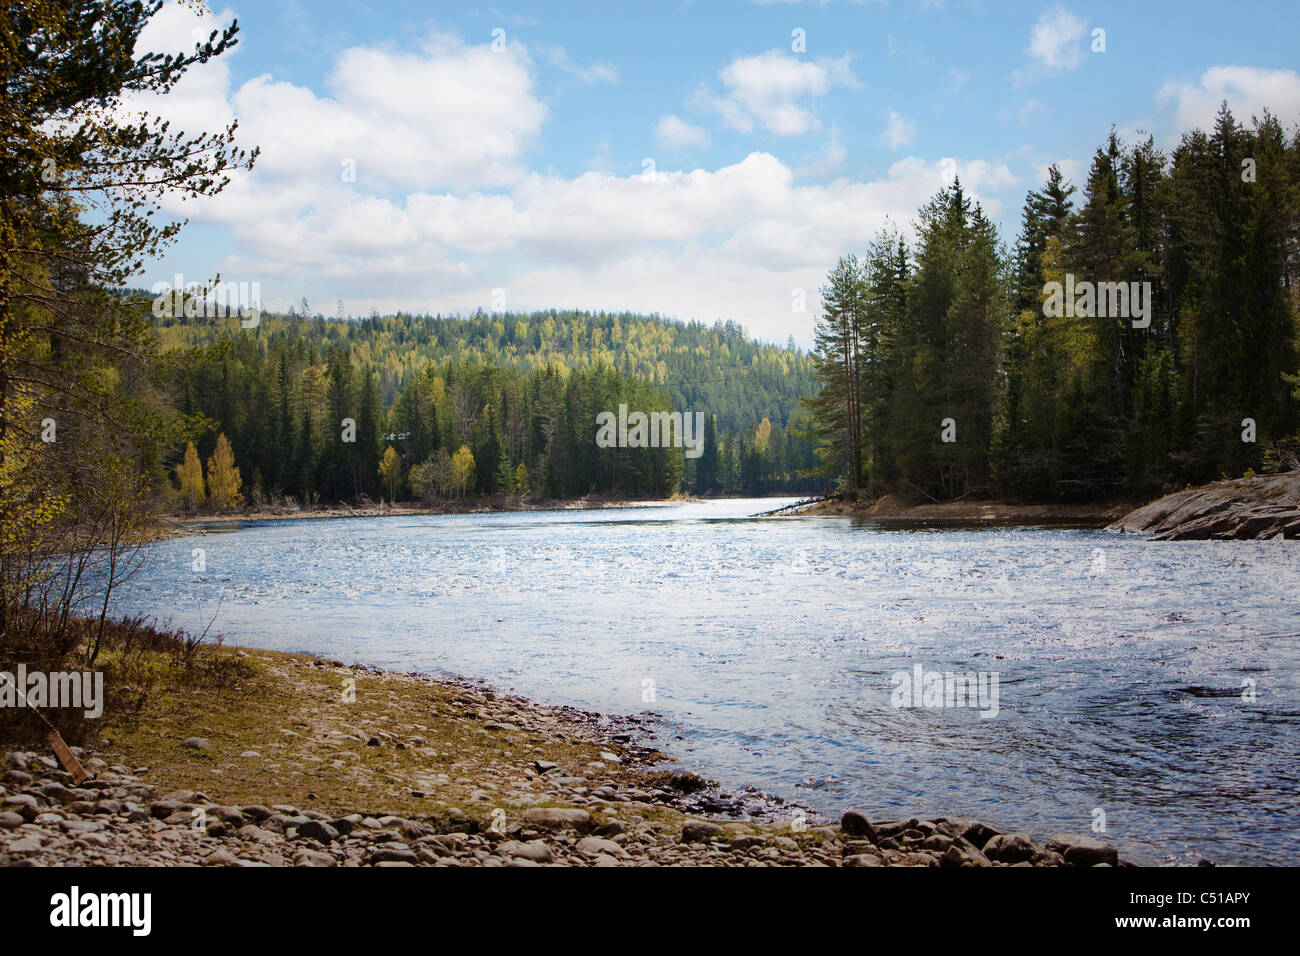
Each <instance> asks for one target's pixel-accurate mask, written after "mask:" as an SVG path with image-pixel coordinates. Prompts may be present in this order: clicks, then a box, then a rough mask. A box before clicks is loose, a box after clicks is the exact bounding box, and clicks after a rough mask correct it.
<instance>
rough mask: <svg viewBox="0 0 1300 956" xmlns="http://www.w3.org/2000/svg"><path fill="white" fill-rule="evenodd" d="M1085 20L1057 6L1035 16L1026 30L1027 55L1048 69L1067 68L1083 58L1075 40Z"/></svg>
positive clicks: (1085, 25) (1084, 28) (1079, 35)
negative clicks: (1033, 22) (1027, 34)
mask: <svg viewBox="0 0 1300 956" xmlns="http://www.w3.org/2000/svg"><path fill="white" fill-rule="evenodd" d="M1086 29H1087V24H1086V23H1084V22H1083V21H1082V20H1080V19H1079V18H1078V17H1076V16H1075V15H1074V14H1073V13H1071V12H1070V11H1069V10H1066V9H1065V8H1064V7H1061V6H1057V7H1053V8H1052V9H1051V10H1048V11H1047V12H1046V13H1044V14H1043V15H1042V16H1040V17H1039V18H1038V22H1037V23H1035V24H1034V27H1033V29H1032V30H1030V31H1029V55H1030V56H1031V57H1033V59H1034V60H1035V61H1036V62H1037V63H1038V64H1039V65H1041V66H1042V67H1044V68H1045V69H1048V70H1068V69H1073V68H1074V67H1076V66H1078V65H1079V63H1080V62H1082V60H1083V53H1082V51H1081V50H1080V48H1079V41H1080V40H1081V39H1083V34H1084V31H1085V30H1086Z"/></svg>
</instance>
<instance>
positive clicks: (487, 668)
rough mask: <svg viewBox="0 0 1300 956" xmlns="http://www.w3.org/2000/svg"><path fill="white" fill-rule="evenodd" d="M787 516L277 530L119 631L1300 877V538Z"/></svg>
mask: <svg viewBox="0 0 1300 956" xmlns="http://www.w3.org/2000/svg"><path fill="white" fill-rule="evenodd" d="M779 504H780V502H775V501H772V500H770V499H768V500H762V501H716V502H707V503H702V504H701V503H695V504H684V505H673V506H666V507H651V508H622V509H610V510H604V511H591V512H576V511H554V512H531V513H511V514H496V515H444V516H428V517H410V516H402V517H391V518H356V519H333V520H317V521H276V522H265V523H256V524H250V526H249V527H246V528H244V529H242V530H239V531H238V532H237V533H233V534H219V535H210V536H205V537H190V538H184V539H177V540H172V541H165V542H160V543H159V544H158V545H156V546H155V551H156V554H155V560H154V561H153V562H152V564H151V566H150V568H149V569H148V571H147V572H146V573H145V574H144V575H142V576H141V577H139V578H137V579H136V580H135V581H134V582H132V584H131V586H130V588H129V590H128V592H127V593H126V594H124V598H123V604H122V605H121V609H122V610H139V611H146V612H148V613H151V614H154V615H156V616H158V617H159V618H160V619H163V620H168V619H170V620H171V622H172V623H174V624H176V625H178V626H184V627H191V628H196V629H199V628H201V627H202V626H203V625H204V624H206V622H207V620H208V619H209V618H210V617H211V616H212V614H213V612H214V611H215V610H216V608H217V606H218V603H220V614H219V617H218V622H217V629H219V630H222V631H224V633H225V634H226V635H227V636H228V638H229V639H231V640H234V641H237V642H239V643H244V644H249V645H256V646H260V647H268V648H278V649H287V650H309V651H312V652H315V653H320V654H325V655H329V656H333V657H338V658H342V659H344V660H347V661H349V662H351V661H353V660H357V661H362V662H365V663H370V664H377V665H380V666H384V667H392V668H401V669H410V670H422V671H429V672H438V671H444V672H452V673H457V674H468V675H474V676H479V677H484V678H487V679H489V680H492V681H494V682H495V683H497V684H499V685H501V686H502V687H504V688H509V689H513V690H515V691H517V692H520V693H524V694H527V695H530V696H533V697H536V698H539V699H542V700H546V701H550V702H555V703H574V704H579V705H583V706H587V707H590V708H593V709H598V710H607V711H619V712H635V711H643V710H651V711H654V712H656V713H658V714H661V715H663V731H662V733H661V734H660V738H659V741H658V743H659V745H660V746H661V748H662V749H666V750H668V751H669V752H671V753H673V754H674V755H676V756H678V757H681V758H683V760H684V762H686V763H687V764H688V765H689V766H691V767H692V768H695V769H699V770H700V771H701V772H704V773H707V774H709V775H711V776H714V777H716V778H718V779H721V780H723V781H724V782H725V783H727V784H729V785H731V786H742V785H744V784H751V783H752V784H754V785H756V786H758V787H760V788H762V789H765V790H771V791H774V792H777V793H781V794H783V795H784V796H786V797H788V798H793V799H797V800H799V801H801V802H805V803H808V804H811V805H812V806H815V807H818V808H819V809H822V810H825V811H828V812H835V811H838V810H841V809H843V808H845V807H848V806H856V807H860V808H862V809H864V810H866V811H868V812H869V813H870V814H871V815H872V816H889V815H891V814H895V813H897V814H918V815H921V814H926V813H929V814H932V815H933V814H948V815H962V816H974V817H979V818H981V819H986V820H988V821H989V822H992V823H995V824H998V823H1001V824H1004V825H1010V826H1017V827H1024V828H1027V829H1030V830H1032V831H1034V832H1035V833H1037V834H1038V835H1039V836H1045V835H1048V834H1050V833H1051V832H1053V831H1057V830H1075V831H1087V830H1088V829H1089V827H1090V826H1091V824H1092V821H1093V819H1094V810H1096V809H1097V808H1101V809H1102V810H1104V812H1105V817H1106V823H1107V831H1106V833H1105V834H1104V836H1105V838H1106V839H1108V840H1111V841H1112V842H1115V843H1117V844H1118V845H1119V846H1120V847H1121V849H1122V850H1123V851H1124V852H1126V853H1128V854H1129V855H1130V856H1132V857H1133V858H1135V859H1138V860H1147V861H1153V862H1154V861H1158V860H1161V859H1165V858H1178V859H1187V858H1191V857H1195V856H1196V855H1205V856H1208V857H1210V858H1211V859H1214V860H1215V861H1216V862H1237V863H1249V862H1272V863H1291V864H1296V863H1300V835H1298V834H1300V812H1298V811H1297V808H1296V803H1297V790H1298V786H1297V785H1298V784H1300V759H1298V758H1300V747H1298V746H1297V741H1298V740H1300V734H1298V730H1300V678H1298V674H1300V668H1298V667H1297V665H1298V664H1300V650H1298V649H1297V647H1298V645H1297V635H1298V634H1300V613H1298V612H1297V609H1296V601H1295V595H1296V592H1297V584H1298V583H1300V550H1298V549H1297V548H1296V547H1295V545H1294V543H1290V542H1274V541H1268V542H1169V543H1164V542H1149V541H1144V540H1140V539H1135V538H1132V537H1119V536H1115V535H1111V534H1107V533H1105V532H1099V531H1093V530H1084V529H1078V528H1062V527H1035V528H1024V529H1018V528H1008V527H977V528H969V527H966V528H953V527H944V528H937V529H936V528H934V527H929V528H925V529H918V528H914V527H903V526H899V525H897V524H893V525H886V524H881V523H878V522H873V523H855V522H853V521H851V520H849V519H847V518H774V519H763V520H749V519H748V518H747V516H748V515H750V514H753V513H756V512H758V511H766V510H769V509H770V508H772V507H775V506H776V505H779ZM194 547H202V548H204V549H205V551H206V572H204V573H200V574H196V573H194V572H193V571H192V570H191V567H192V557H191V549H192V548H194ZM918 663H919V664H922V665H924V667H925V668H926V669H928V670H940V671H953V672H997V673H998V674H999V680H1000V702H999V705H1000V706H999V713H998V716H997V717H996V718H995V719H991V720H989V719H981V718H980V717H979V714H978V712H977V711H975V710H972V709H962V708H924V707H918V708H915V709H896V708H894V707H892V706H891V702H890V696H891V690H892V688H893V686H894V685H893V683H892V682H891V677H892V675H893V674H895V673H896V672H898V671H901V670H907V671H910V670H911V669H912V667H913V666H914V665H915V664H918ZM1251 682H1253V683H1251ZM1252 694H1253V696H1254V699H1253V700H1250V699H1248V698H1249V697H1251V696H1252ZM679 735H680V738H681V739H678V736H679Z"/></svg>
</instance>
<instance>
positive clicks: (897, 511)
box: [792, 495, 1141, 528]
mask: <svg viewBox="0 0 1300 956" xmlns="http://www.w3.org/2000/svg"><path fill="white" fill-rule="evenodd" d="M1140 504H1141V499H1130V498H1123V499H1118V498H1117V499H1111V500H1108V501H1102V502H1093V503H1084V504H1058V503H1035V502H1017V501H1004V500H991V501H942V502H925V503H922V504H915V503H912V502H909V501H906V500H904V499H902V498H900V497H899V496H897V495H885V496H883V497H881V498H878V499H875V500H865V499H859V500H854V501H851V500H846V499H842V498H826V499H822V500H820V501H813V502H811V503H809V504H807V505H804V506H802V507H797V508H794V509H793V510H792V514H794V515H796V516H827V517H849V518H855V519H862V520H871V521H879V522H881V523H892V522H897V523H909V522H916V523H924V522H930V523H936V524H955V525H960V524H970V525H981V524H1025V525H1040V524H1066V525H1081V526H1082V525H1096V526H1097V527H1099V528H1100V527H1104V526H1105V525H1107V524H1109V523H1111V522H1113V521H1115V520H1117V519H1119V518H1122V517H1123V516H1124V515H1126V514H1128V513H1129V512H1130V511H1132V510H1133V509H1134V508H1136V507H1138V506H1139V505H1140Z"/></svg>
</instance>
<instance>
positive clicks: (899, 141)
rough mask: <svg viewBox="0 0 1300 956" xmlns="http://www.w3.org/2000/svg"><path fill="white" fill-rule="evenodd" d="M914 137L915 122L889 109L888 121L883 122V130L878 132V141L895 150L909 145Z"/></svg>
mask: <svg viewBox="0 0 1300 956" xmlns="http://www.w3.org/2000/svg"><path fill="white" fill-rule="evenodd" d="M915 138H916V124H915V123H913V122H911V121H910V120H905V119H903V117H902V116H900V115H899V114H897V113H895V112H894V111H893V110H890V111H889V122H888V123H886V124H885V131H884V132H883V133H881V134H880V141H881V142H882V143H884V144H885V145H887V146H888V147H889V148H890V149H892V150H894V151H895V152H897V151H898V149H899V148H901V147H903V146H909V145H911V142H912V140H914V139H915Z"/></svg>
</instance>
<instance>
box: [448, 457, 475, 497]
mask: <svg viewBox="0 0 1300 956" xmlns="http://www.w3.org/2000/svg"><path fill="white" fill-rule="evenodd" d="M473 482H474V453H473V452H471V451H470V450H469V446H468V445H461V446H460V448H458V449H457V450H456V454H454V455H452V456H451V483H452V485H453V486H455V488H456V493H457V494H458V495H460V496H461V497H462V498H463V497H464V496H465V491H466V489H468V488H469V486H470V485H471V484H473Z"/></svg>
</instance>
